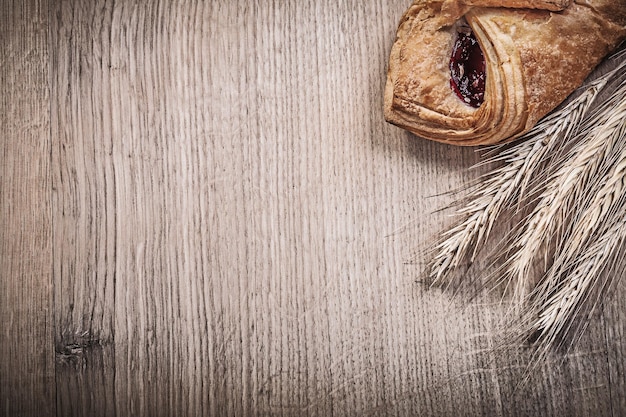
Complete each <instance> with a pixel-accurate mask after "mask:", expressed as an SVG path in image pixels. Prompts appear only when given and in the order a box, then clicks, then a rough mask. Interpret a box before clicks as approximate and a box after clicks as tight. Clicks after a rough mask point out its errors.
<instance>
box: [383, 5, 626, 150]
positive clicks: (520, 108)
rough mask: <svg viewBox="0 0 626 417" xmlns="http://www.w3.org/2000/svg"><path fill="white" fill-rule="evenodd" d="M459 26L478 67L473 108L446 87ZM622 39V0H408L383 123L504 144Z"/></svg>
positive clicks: (460, 140)
mask: <svg viewBox="0 0 626 417" xmlns="http://www.w3.org/2000/svg"><path fill="white" fill-rule="evenodd" d="M465 25H469V27H470V28H471V30H472V32H473V34H474V36H475V38H476V39H477V41H478V43H479V45H480V47H481V49H482V53H483V55H484V59H485V63H486V83H485V93H484V101H483V102H482V104H481V105H480V107H478V108H474V107H471V106H469V105H467V104H466V103H464V102H463V101H462V100H461V99H460V98H459V97H458V96H457V95H456V93H455V92H454V91H453V90H452V88H451V84H450V68H449V64H450V57H451V53H452V49H453V47H454V43H455V41H456V38H457V36H458V32H460V31H462V30H463V27H464V26H465ZM625 37H626V0H586V1H584V0H580V1H579V0H574V1H572V0H510V1H507V0H464V1H462V0H442V1H430V0H416V1H415V2H414V3H413V5H412V6H411V7H410V8H409V9H408V10H407V12H406V13H405V15H404V16H403V18H402V21H401V23H400V26H399V28H398V34H397V39H396V42H395V43H394V45H393V48H392V50H391V54H390V59H389V69H388V76H387V85H386V88H385V97H384V101H385V103H384V111H385V118H386V120H387V121H388V122H390V123H393V124H395V125H397V126H400V127H402V128H404V129H407V130H409V131H411V132H413V133H415V134H416V135H418V136H421V137H423V138H427V139H431V140H436V141H440V142H445V143H450V144H456V145H467V146H470V145H486V144H494V143H500V142H504V141H507V140H511V139H513V138H515V137H518V136H520V135H521V134H523V133H524V132H526V131H528V130H529V129H531V128H532V127H533V126H534V125H535V124H536V123H537V121H538V120H539V119H540V118H541V117H543V116H545V115H546V114H547V113H549V112H550V111H551V110H553V109H554V108H555V107H556V106H558V105H559V104H560V103H561V102H562V101H563V100H564V99H565V98H566V97H567V96H568V95H569V94H570V93H572V91H574V90H575V89H576V88H577V87H579V86H580V85H581V84H582V83H583V81H584V79H585V78H586V77H587V76H588V75H589V74H590V72H591V71H592V70H593V68H594V67H596V65H597V64H598V63H599V62H600V61H601V60H602V58H603V57H605V56H606V55H607V54H608V53H609V52H610V51H611V50H613V49H614V48H615V47H616V46H617V45H618V44H619V42H620V41H622V40H623V39H624V38H625Z"/></svg>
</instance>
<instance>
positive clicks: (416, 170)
mask: <svg viewBox="0 0 626 417" xmlns="http://www.w3.org/2000/svg"><path fill="white" fill-rule="evenodd" d="M5 3H6V2H5ZM22 4H24V5H22ZM407 6H408V2H406V1H381V0H371V1H365V2H363V1H360V2H357V1H351V0H350V1H345V2H331V1H317V2H309V3H307V2H295V1H284V2H242V1H222V0H216V1H212V2H178V1H158V0H155V1H152V2H131V1H126V0H122V1H119V0H118V1H115V2H114V1H104V0H94V1H90V2H83V1H77V0H67V1H61V0H58V1H54V0H50V4H48V3H47V2H43V1H35V0H31V1H27V2H25V3H22V2H19V3H18V2H15V3H12V2H9V3H7V4H5V5H3V6H1V7H2V9H0V10H2V14H1V15H0V17H1V19H0V24H1V28H2V29H1V30H2V34H3V36H2V39H3V45H4V46H3V48H4V49H2V50H0V58H1V61H0V62H1V64H0V65H2V66H1V67H0V69H1V71H0V76H1V77H2V78H1V79H0V85H1V86H2V88H3V91H4V93H5V94H4V96H3V99H2V101H1V102H0V103H1V104H0V117H2V118H1V119H0V120H1V121H2V123H1V125H0V126H2V129H3V131H4V132H5V134H4V136H3V137H2V139H0V149H1V150H2V153H1V154H0V164H1V166H0V172H1V173H2V177H1V178H0V187H1V188H0V197H1V200H0V207H2V210H3V211H2V217H0V222H1V226H2V227H1V229H0V243H1V245H2V246H1V247H0V266H1V270H0V289H2V295H1V297H2V298H0V300H1V304H0V313H1V315H0V320H1V324H2V328H3V329H7V330H5V335H6V336H7V337H4V336H3V338H2V339H1V340H0V353H1V357H2V359H0V371H1V374H0V378H1V382H2V387H1V391H0V401H1V403H0V405H1V406H2V408H1V411H0V412H1V413H3V415H7V416H14V415H23V416H30V415H42V414H43V415H48V414H49V415H58V416H87V415H89V416H128V415H133V416H173V415H181V416H183V415H184V416H206V415H240V416H248V415H250V416H252V415H271V416H274V415H276V416H331V415H335V416H346V415H359V416H364V415H376V416H378V415H397V416H415V415H420V416H464V415H467V416H474V415H489V416H536V415H555V416H617V415H621V414H624V413H626V383H625V382H624V377H623V375H624V366H625V363H626V362H625V361H624V353H626V338H625V334H624V323H625V319H626V317H625V316H626V308H625V307H624V305H623V303H621V302H620V301H619V300H621V299H623V297H624V295H625V294H626V290H625V288H624V285H623V283H621V284H618V285H616V287H615V289H614V291H613V292H612V295H611V297H610V298H609V299H607V300H605V304H604V306H603V308H602V310H601V312H600V313H599V315H598V318H597V320H596V321H594V322H593V323H592V324H591V326H590V328H589V330H588V331H587V332H586V333H585V335H584V337H583V339H582V340H581V342H580V343H579V344H578V346H577V348H576V349H575V350H574V351H572V352H570V353H568V354H567V355H565V356H563V357H559V356H555V357H554V358H551V360H550V362H548V363H546V364H544V365H542V366H541V367H539V369H537V370H536V371H535V372H533V373H532V374H531V376H530V380H529V382H528V383H527V384H525V385H519V382H520V381H521V380H522V377H523V376H524V374H525V371H526V369H527V365H528V360H529V357H528V356H529V355H528V354H527V352H524V351H519V350H516V349H515V350H514V349H510V350H505V351H499V352H497V353H496V352H495V351H494V349H493V348H494V347H495V346H496V345H498V344H499V343H500V341H501V339H500V335H499V334H498V329H499V321H500V317H501V315H502V313H503V310H504V307H503V306H502V305H500V304H499V303H498V301H499V300H498V299H497V298H493V297H490V296H489V295H486V294H484V295H481V296H480V297H478V298H477V299H476V300H473V301H471V302H463V301H462V300H459V299H458V298H456V299H455V298H453V297H451V295H450V294H448V293H446V292H443V291H440V290H433V289H429V288H427V287H425V286H424V285H423V284H421V283H420V281H419V278H420V273H421V271H422V267H423V264H424V261H425V259H424V258H423V257H421V253H422V252H421V251H422V250H423V249H425V248H427V247H428V246H429V245H430V244H431V242H432V241H433V239H434V238H436V237H437V236H438V234H440V233H441V232H442V231H443V230H444V229H445V226H446V225H449V224H451V223H452V222H453V220H454V218H453V217H452V216H451V214H453V213H452V212H451V211H445V210H443V211H442V210H440V209H442V208H444V207H446V206H448V205H449V204H450V203H451V202H452V201H453V200H454V198H455V197H454V194H453V193H451V190H457V189H463V188H465V187H467V186H468V185H469V184H471V183H472V181H474V180H475V179H476V178H477V177H478V176H479V175H480V174H481V170H471V169H470V167H471V166H472V165H473V164H475V163H476V162H478V161H479V160H480V154H479V153H477V152H476V151H475V150H474V149H462V148H454V147H450V146H445V145H440V144H435V143H432V142H427V141H424V140H420V139H418V138H416V137H414V136H412V135H410V134H408V133H406V132H404V131H402V130H400V129H397V128H395V127H393V126H390V125H388V124H386V123H385V122H384V120H383V116H382V92H383V87H384V83H385V75H386V65H387V55H388V53H389V49H390V47H391V44H392V42H393V40H394V36H395V30H396V27H397V23H398V21H399V18H400V16H401V14H402V12H403V11H404V9H405V8H406V7H407ZM33 16H37V17H36V18H33ZM5 39H6V40H7V41H5ZM7 45H8V46H7ZM53 353H54V355H55V357H54V358H53V356H52V355H53Z"/></svg>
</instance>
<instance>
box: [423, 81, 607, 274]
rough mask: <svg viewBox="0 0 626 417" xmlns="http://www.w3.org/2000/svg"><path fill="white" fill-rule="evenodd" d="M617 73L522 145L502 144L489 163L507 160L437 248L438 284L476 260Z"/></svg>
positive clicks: (594, 86)
mask: <svg viewBox="0 0 626 417" xmlns="http://www.w3.org/2000/svg"><path fill="white" fill-rule="evenodd" d="M611 74H612V73H609V74H607V75H605V76H603V77H600V78H598V79H596V80H594V81H593V82H592V83H590V84H589V85H588V86H586V87H585V89H584V90H583V91H582V93H581V94H580V95H579V96H578V97H576V98H575V99H574V100H572V101H571V102H569V103H568V104H567V105H566V106H564V107H563V108H561V109H560V110H558V111H556V112H554V113H552V114H550V115H549V116H547V117H546V118H544V119H543V120H542V121H541V122H540V123H538V124H537V126H535V127H534V128H533V129H532V130H531V131H529V132H528V133H527V134H525V135H524V136H523V137H522V138H520V140H519V142H517V144H516V145H514V146H512V147H509V148H508V149H507V148H504V147H503V148H501V152H500V153H499V154H497V156H496V157H493V158H490V159H488V160H487V161H486V163H493V162H504V164H503V165H502V166H501V167H499V168H497V169H495V170H494V171H493V172H492V173H491V174H490V175H488V176H487V177H486V178H485V179H484V181H483V182H482V184H481V185H480V186H479V187H478V189H477V190H476V192H475V197H474V198H472V199H471V200H470V202H469V203H468V204H467V205H466V206H465V207H464V208H463V209H461V210H459V212H458V214H460V215H462V216H464V220H463V221H462V222H460V223H459V224H457V225H456V226H454V227H453V228H451V229H449V230H448V231H447V232H446V233H444V235H443V240H442V241H441V242H440V243H439V244H438V245H437V246H436V247H435V252H436V254H435V256H434V257H433V261H432V262H431V265H430V278H431V281H432V282H434V283H436V282H439V281H441V280H443V279H444V278H445V277H447V276H448V274H449V273H450V272H452V271H453V270H455V269H457V268H458V267H459V266H460V265H461V264H462V263H463V262H464V261H465V260H466V259H467V258H468V256H469V258H470V261H473V260H474V259H475V256H476V254H477V251H478V250H479V248H480V247H481V246H482V245H483V243H484V242H485V241H486V240H487V238H488V237H489V235H490V233H491V231H492V229H493V226H494V224H495V222H496V220H497V218H498V217H499V215H500V214H501V213H502V211H503V210H504V209H506V208H508V207H510V206H511V205H512V203H513V202H518V201H520V200H521V199H522V198H523V196H524V193H525V190H526V189H527V188H528V182H529V180H530V179H531V178H533V177H534V176H535V173H536V172H537V171H538V170H539V169H540V167H541V166H542V165H543V163H544V162H545V161H546V160H547V159H548V158H549V157H550V156H551V155H552V154H553V153H554V152H555V149H556V148H557V147H561V146H563V145H564V142H565V141H566V139H567V138H568V137H570V136H571V134H572V132H574V131H575V130H576V129H577V127H578V125H579V124H580V122H581V120H582V118H583V116H584V115H585V114H586V112H587V111H588V109H589V108H590V106H591V103H592V102H593V101H594V100H595V98H596V97H597V95H598V93H599V92H600V91H601V90H602V88H603V87H604V86H605V85H606V83H607V81H608V80H609V78H610V75H611ZM470 253H471V255H470Z"/></svg>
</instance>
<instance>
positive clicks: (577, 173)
mask: <svg viewBox="0 0 626 417" xmlns="http://www.w3.org/2000/svg"><path fill="white" fill-rule="evenodd" d="M623 90H624V89H619V90H617V92H616V94H614V95H613V96H612V97H611V98H610V99H608V100H607V101H606V102H605V103H604V104H603V105H602V106H601V108H600V110H599V111H598V112H597V114H596V116H595V117H592V118H590V119H589V120H588V122H587V123H586V125H587V126H594V128H593V129H591V131H588V130H587V128H585V129H584V130H583V131H582V132H581V133H580V134H581V136H582V139H581V140H579V142H578V143H576V144H575V146H574V149H573V150H572V152H571V153H570V154H569V155H568V156H567V158H566V159H565V160H564V161H561V162H559V165H560V169H559V170H557V171H556V173H555V174H554V175H553V176H552V178H550V179H549V182H548V183H547V186H546V189H545V191H544V193H543V194H542V196H541V197H540V199H539V202H538V203H537V205H536V207H535V209H534V211H533V212H532V214H531V215H530V216H529V220H528V222H527V224H526V227H525V228H524V229H523V232H522V233H521V234H520V235H519V236H517V238H516V239H515V241H514V247H513V248H512V252H513V253H514V255H513V257H512V258H511V260H510V266H509V269H508V275H509V276H510V278H511V279H513V280H514V281H515V282H516V283H517V285H516V286H515V288H516V291H515V293H516V294H518V295H520V296H523V295H524V294H523V292H524V287H525V281H526V277H527V276H528V274H529V271H530V268H531V267H532V265H533V263H534V261H535V259H536V257H537V254H538V253H540V250H541V249H542V248H544V247H545V246H546V245H547V244H548V243H549V242H550V241H551V240H552V239H555V238H556V239H558V238H559V237H560V236H561V235H562V232H563V230H562V227H563V225H565V224H567V216H568V215H569V213H571V212H572V210H573V208H574V207H576V205H577V204H579V203H580V201H581V199H583V198H584V197H585V196H586V195H588V194H587V193H588V191H589V186H588V185H589V183H590V182H591V181H594V180H595V179H596V178H598V177H602V176H603V174H604V173H603V172H602V170H601V166H602V163H603V161H605V159H606V158H607V156H608V155H609V154H610V152H611V150H612V149H613V147H615V146H616V145H618V141H619V140H620V139H621V138H622V136H623V135H622V133H623V128H620V126H622V125H623V122H624V121H623V118H624V117H625V115H626V100H624V99H625V98H626V91H623ZM616 101H617V102H618V103H619V104H618V106H617V108H616V109H615V110H613V109H614V107H613V106H614V103H615V102H616ZM545 262H546V263H547V262H548V260H547V259H546V260H545Z"/></svg>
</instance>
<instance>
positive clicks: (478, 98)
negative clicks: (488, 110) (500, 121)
mask: <svg viewBox="0 0 626 417" xmlns="http://www.w3.org/2000/svg"><path fill="white" fill-rule="evenodd" d="M485 78H486V74H485V57H484V56H483V51H482V50H481V49H480V45H479V44H478V41H477V40H476V38H475V37H474V34H473V33H472V32H471V31H468V32H467V33H465V32H459V34H458V37H457V39H456V42H455V43H454V49H453V50H452V57H451V58H450V86H451V87H452V90H454V92H455V93H456V95H457V96H458V97H459V98H460V99H461V100H463V102H464V103H466V104H467V105H470V106H472V107H480V105H481V104H482V103H483V100H484V99H485Z"/></svg>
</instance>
